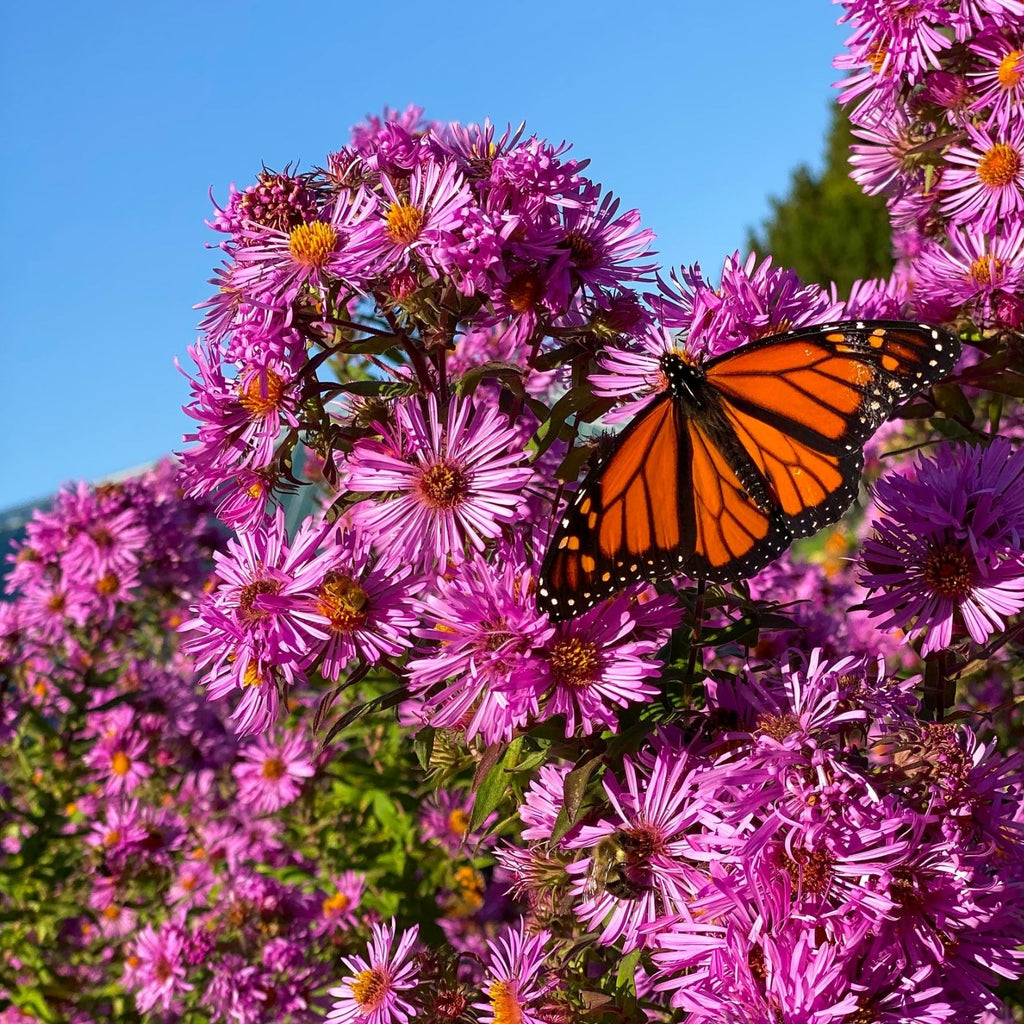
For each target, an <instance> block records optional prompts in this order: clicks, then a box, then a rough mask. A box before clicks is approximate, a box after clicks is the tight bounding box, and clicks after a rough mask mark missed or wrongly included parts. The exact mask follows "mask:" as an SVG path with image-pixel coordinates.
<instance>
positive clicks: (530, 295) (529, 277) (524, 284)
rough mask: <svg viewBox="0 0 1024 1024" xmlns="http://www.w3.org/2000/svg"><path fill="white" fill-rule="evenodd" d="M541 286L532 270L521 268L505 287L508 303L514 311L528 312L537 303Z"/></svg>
mask: <svg viewBox="0 0 1024 1024" xmlns="http://www.w3.org/2000/svg"><path fill="white" fill-rule="evenodd" d="M542 290H543V286H542V284H541V280H540V278H539V277H538V276H537V275H536V274H535V273H533V271H532V270H521V271H519V273H518V274H516V275H515V276H514V277H513V278H512V280H511V281H509V283H508V285H507V286H506V288H505V297H506V298H507V299H508V304H509V305H510V306H511V307H512V309H513V310H514V311H515V312H516V313H528V312H529V311H530V310H531V309H533V307H534V306H536V305H537V300H538V299H539V298H540V296H541V291H542Z"/></svg>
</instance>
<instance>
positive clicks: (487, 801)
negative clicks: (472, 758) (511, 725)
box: [469, 736, 523, 832]
mask: <svg viewBox="0 0 1024 1024" xmlns="http://www.w3.org/2000/svg"><path fill="white" fill-rule="evenodd" d="M522 745H523V737H522V736H517V737H516V738H515V739H514V740H512V742H511V743H510V744H509V745H508V747H506V748H505V752H504V753H503V754H502V756H501V758H500V759H499V760H497V761H496V762H495V763H494V764H493V765H492V766H491V768H490V769H489V770H488V771H487V772H486V774H485V775H484V776H483V778H482V779H481V780H480V782H479V784H478V785H477V786H476V792H475V794H474V796H473V812H472V814H470V816H469V831H470V832H473V831H475V830H476V829H478V828H479V827H480V826H481V825H482V824H483V823H484V820H485V819H486V818H487V816H488V815H489V814H490V813H491V812H492V811H493V810H494V809H495V808H496V807H497V806H498V804H500V803H501V801H502V800H503V799H504V797H505V795H506V794H507V793H508V792H509V781H508V773H509V771H510V770H511V768H512V767H514V766H515V764H516V762H517V761H518V759H519V751H520V749H521V748H522ZM494 746H497V744H492V747H494ZM490 749H491V747H489V748H488V750H490ZM485 753H486V752H485Z"/></svg>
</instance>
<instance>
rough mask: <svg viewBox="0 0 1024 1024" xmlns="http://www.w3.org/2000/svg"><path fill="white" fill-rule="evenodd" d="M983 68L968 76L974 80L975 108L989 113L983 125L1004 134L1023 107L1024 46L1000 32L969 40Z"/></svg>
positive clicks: (972, 50)
mask: <svg viewBox="0 0 1024 1024" xmlns="http://www.w3.org/2000/svg"><path fill="white" fill-rule="evenodd" d="M971 52H972V53H974V54H976V55H977V56H978V57H979V58H980V60H981V67H982V70H980V71H976V72H974V73H973V74H970V75H969V76H968V77H969V78H971V79H972V80H973V82H974V88H975V91H976V93H977V99H976V100H975V101H974V110H976V111H979V112H982V113H983V112H985V111H987V112H988V117H987V119H986V122H985V124H986V126H987V127H989V128H993V129H995V130H996V131H998V132H999V133H1000V134H1005V133H1006V132H1007V131H1008V130H1009V129H1010V127H1011V123H1012V121H1013V119H1014V118H1016V117H1019V116H1020V111H1021V108H1022V106H1024V47H1022V46H1021V45H1020V43H1018V42H1015V41H1014V40H1012V39H1011V38H1008V37H1007V36H1005V35H1002V34H1001V33H992V34H989V35H985V36H983V37H981V38H980V39H976V40H974V41H973V42H972V43H971Z"/></svg>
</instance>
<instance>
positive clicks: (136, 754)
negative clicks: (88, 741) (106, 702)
mask: <svg viewBox="0 0 1024 1024" xmlns="http://www.w3.org/2000/svg"><path fill="white" fill-rule="evenodd" d="M148 746H149V744H148V742H147V740H146V739H145V738H144V737H142V736H140V735H138V733H136V732H134V731H133V730H130V729H129V730H122V729H120V728H116V727H115V728H112V729H111V730H110V732H109V733H108V734H107V735H105V736H104V737H102V738H101V739H100V741H99V742H98V743H97V744H96V745H95V746H94V747H93V748H92V749H91V750H90V751H88V753H86V754H85V756H84V757H83V758H82V760H83V761H84V762H85V763H86V764H87V765H88V766H89V767H90V768H94V769H95V770H96V771H97V773H99V775H100V777H101V778H102V779H103V789H104V793H106V794H107V795H108V796H109V795H113V794H118V795H126V794H128V793H131V792H132V791H133V790H135V789H137V788H138V787H139V786H140V785H141V784H142V783H143V782H144V781H145V780H146V779H148V778H149V777H150V776H151V775H152V774H153V766H152V765H151V764H149V762H148V760H147V748H148Z"/></svg>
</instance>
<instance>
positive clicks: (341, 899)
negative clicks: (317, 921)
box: [323, 892, 352, 917]
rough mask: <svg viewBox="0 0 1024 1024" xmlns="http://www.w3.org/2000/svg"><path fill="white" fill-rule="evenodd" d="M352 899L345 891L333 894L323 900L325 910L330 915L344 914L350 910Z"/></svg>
mask: <svg viewBox="0 0 1024 1024" xmlns="http://www.w3.org/2000/svg"><path fill="white" fill-rule="evenodd" d="M351 902H352V901H351V900H350V899H349V898H348V897H347V896H346V895H345V894H344V893H343V892H336V893H335V894H334V895H333V896H328V897H327V899H325V900H324V902H323V911H324V914H326V915H327V916H328V917H331V916H333V915H335V914H344V913H345V911H346V910H348V908H349V905H350V904H351Z"/></svg>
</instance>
